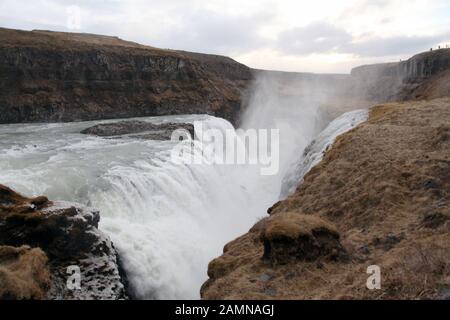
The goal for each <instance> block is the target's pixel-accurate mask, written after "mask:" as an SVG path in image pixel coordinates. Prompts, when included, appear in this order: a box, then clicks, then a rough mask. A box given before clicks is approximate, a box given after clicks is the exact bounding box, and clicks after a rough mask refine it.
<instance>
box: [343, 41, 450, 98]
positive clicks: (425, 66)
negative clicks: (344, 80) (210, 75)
mask: <svg viewBox="0 0 450 320" xmlns="http://www.w3.org/2000/svg"><path fill="white" fill-rule="evenodd" d="M449 69H450V49H439V50H434V51H428V52H422V53H419V54H416V55H414V56H413V57H411V58H409V59H408V60H405V61H400V62H393V63H380V64H373V65H364V66H359V67H356V68H354V69H352V71H351V77H352V81H353V84H352V86H353V88H354V89H355V90H356V91H357V92H360V94H362V95H364V96H365V97H366V99H367V100H371V101H376V102H386V101H398V100H412V99H414V100H419V99H432V98H439V97H442V96H449V95H450V73H449Z"/></svg>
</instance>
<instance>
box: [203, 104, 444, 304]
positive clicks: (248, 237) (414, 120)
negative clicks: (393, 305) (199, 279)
mask: <svg viewBox="0 0 450 320" xmlns="http://www.w3.org/2000/svg"><path fill="white" fill-rule="evenodd" d="M449 124H450V99H448V98H444V99H436V100H430V101H416V102H405V103H388V104H383V105H379V106H375V107H373V108H372V110H371V114H370V117H369V119H368V121H367V122H365V123H363V124H361V125H360V126H358V127H357V128H355V129H353V130H352V131H350V132H348V133H346V134H343V135H342V136H340V137H338V139H337V140H336V141H335V143H334V144H333V146H332V148H331V149H330V150H328V151H327V153H326V154H325V156H324V159H323V161H322V162H321V163H320V164H318V165H317V166H316V167H314V168H313V169H312V170H311V171H310V172H309V173H308V174H307V175H306V176H305V179H304V183H303V184H302V185H300V186H299V187H298V188H297V190H296V192H295V193H294V194H293V195H291V196H290V197H288V198H287V199H285V200H283V201H280V202H278V203H277V204H276V205H274V206H273V207H272V208H270V209H269V213H270V217H268V218H265V219H263V220H261V221H260V222H258V224H257V225H255V227H253V228H252V229H251V230H250V231H249V232H248V233H247V234H245V235H244V236H242V237H240V238H238V239H236V240H234V241H232V242H230V243H229V244H227V245H226V246H225V249H224V253H223V255H222V256H220V257H218V258H216V259H215V260H213V261H212V262H211V264H210V266H209V273H208V274H209V277H210V279H209V280H208V281H207V282H206V283H205V284H204V285H203V287H202V290H201V294H202V297H203V298H204V299H267V298H269V299H270V298H276V299H321V298H326V299H358V298H362V299H423V298H442V297H444V295H445V294H446V292H448V291H449V290H450V276H449V275H450V251H449V250H448V248H449V246H450V202H449V200H450V139H449V137H450V134H449V130H450V125H449ZM307 216H310V217H314V218H310V219H306V218H305V217H307ZM319 219H320V220H319ZM321 225H324V226H327V227H326V229H327V230H328V233H329V234H334V235H336V232H339V235H340V237H339V241H340V243H341V244H342V246H343V248H344V250H345V252H346V253H347V254H348V258H349V259H348V260H346V259H334V260H333V259H323V257H321V256H320V255H319V254H317V255H316V257H315V258H314V259H298V258H297V259H293V258H294V257H293V256H295V253H296V252H299V250H300V251H301V245H302V243H301V242H298V241H297V240H296V239H298V235H301V234H311V231H310V230H312V229H313V228H314V227H315V226H321ZM272 230H274V231H272ZM283 233H285V238H284V239H285V241H284V243H283V246H279V248H281V249H283V250H284V251H285V253H286V254H288V255H289V256H291V259H290V260H289V261H286V260H283V261H282V263H279V261H277V260H276V259H275V260H273V259H272V260H270V259H269V260H267V259H263V257H264V256H265V254H266V253H267V248H265V245H264V242H265V240H266V239H267V235H268V234H269V235H276V236H277V237H280V236H281V235H282V234H283ZM335 239H336V238H335ZM335 243H336V242H335ZM319 252H320V250H319ZM278 254H280V253H278ZM373 264H376V265H378V266H380V268H381V289H380V290H369V289H367V288H366V280H367V278H368V276H369V275H368V274H366V270H367V267H368V266H369V265H373ZM218 270H220V271H218Z"/></svg>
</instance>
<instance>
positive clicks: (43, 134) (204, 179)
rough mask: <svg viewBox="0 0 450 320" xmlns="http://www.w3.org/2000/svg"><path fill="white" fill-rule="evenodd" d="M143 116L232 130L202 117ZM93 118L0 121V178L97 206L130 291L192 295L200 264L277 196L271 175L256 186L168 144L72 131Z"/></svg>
mask: <svg viewBox="0 0 450 320" xmlns="http://www.w3.org/2000/svg"><path fill="white" fill-rule="evenodd" d="M144 120H147V121H151V122H156V123H158V122H164V121H172V122H173V121H183V122H189V121H191V122H192V121H194V120H201V121H203V124H204V125H205V126H206V127H207V128H219V129H221V130H223V129H225V128H229V129H230V128H231V129H232V126H231V124H229V123H228V122H227V121H225V120H223V119H219V118H214V117H209V116H179V117H173V116H172V117H158V118H144ZM102 122H107V121H102ZM97 123H99V121H95V122H80V123H64V124H63V123H61V124H14V125H1V126H0V183H2V184H5V185H7V186H9V187H11V188H13V189H15V190H17V191H19V192H22V193H24V194H26V195H29V196H31V195H43V194H45V195H47V196H48V197H49V198H51V199H53V200H69V201H75V202H79V203H82V204H86V205H89V206H93V207H95V208H97V209H99V210H100V212H101V217H102V218H101V223H100V228H101V229H102V230H104V231H105V232H107V233H108V234H109V235H110V237H111V238H112V240H113V242H114V244H115V245H116V247H117V248H118V250H119V252H120V254H121V257H122V260H123V262H124V267H125V269H126V271H127V274H128V277H129V279H130V281H131V284H132V286H133V288H134V290H135V291H136V295H137V296H138V297H139V298H157V299H162V298H169V299H172V298H198V297H199V288H200V285H201V283H202V282H203V281H205V280H206V278H207V276H206V270H207V264H208V262H209V261H210V260H211V259H212V258H214V257H215V256H217V255H219V254H220V253H221V250H222V247H223V245H224V244H225V243H227V242H228V241H230V240H231V239H233V238H234V237H236V236H238V235H240V234H242V233H243V232H246V231H247V229H248V228H249V227H250V226H251V225H252V224H254V223H255V222H256V220H257V218H258V217H261V216H263V215H264V214H265V209H266V208H267V207H268V206H270V205H271V204H272V203H273V202H274V201H275V200H276V194H277V193H276V190H274V189H273V188H272V187H271V185H270V181H272V180H273V177H266V185H265V186H266V187H264V177H261V176H260V175H259V171H258V170H257V169H258V168H257V167H255V166H243V165H239V166H238V165H236V166H227V165H222V166H221V165H184V164H181V165H180V164H173V163H172V162H171V161H169V160H170V159H169V156H170V150H171V148H172V147H173V146H174V143H173V142H171V141H150V140H139V139H133V138H127V139H104V138H100V137H94V136H86V135H82V134H79V132H80V131H81V130H82V129H84V128H87V127H89V126H92V125H94V124H97ZM259 177H261V178H259Z"/></svg>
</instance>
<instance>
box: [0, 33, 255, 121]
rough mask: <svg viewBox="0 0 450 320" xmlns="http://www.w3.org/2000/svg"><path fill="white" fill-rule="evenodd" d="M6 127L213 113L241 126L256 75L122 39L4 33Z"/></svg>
mask: <svg viewBox="0 0 450 320" xmlns="http://www.w3.org/2000/svg"><path fill="white" fill-rule="evenodd" d="M0 74H1V77H0V123H13V122H61V121H78V120H96V119H107V118H129V117H139V116H157V115H170V114H196V113H203V114H210V115H215V116H219V117H222V118H225V119H228V120H230V121H231V122H234V121H235V120H236V118H237V116H238V114H239V112H240V109H241V97H242V94H243V91H244V89H245V88H246V86H247V83H248V81H249V80H251V79H252V74H251V72H250V69H249V68H248V67H246V66H244V65H242V64H240V63H237V62H236V61H234V60H232V59H230V58H227V57H222V56H216V55H206V54H198V53H190V52H184V51H173V50H162V49H157V48H153V47H149V46H144V45H139V44H137V43H133V42H128V41H123V40H121V39H119V38H117V37H107V36H99V35H92V34H76V33H61V32H50V31H31V32H28V31H19V30H10V29H4V28H0Z"/></svg>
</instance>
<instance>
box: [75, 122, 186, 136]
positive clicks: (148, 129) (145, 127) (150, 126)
mask: <svg viewBox="0 0 450 320" xmlns="http://www.w3.org/2000/svg"><path fill="white" fill-rule="evenodd" d="M179 129H182V130H186V131H187V132H189V134H190V136H191V137H193V136H194V125H193V124H191V123H173V122H168V123H161V124H154V123H150V122H146V121H139V120H126V121H119V122H113V123H105V124H97V125H95V126H93V127H90V128H87V129H84V130H82V131H81V133H82V134H91V135H96V136H100V137H112V136H121V135H130V134H133V135H132V137H133V138H141V139H148V140H170V137H171V135H172V133H173V132H174V131H175V130H179Z"/></svg>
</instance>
